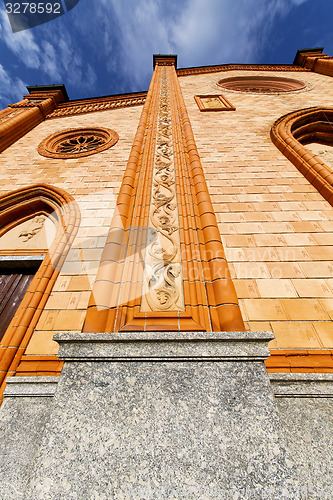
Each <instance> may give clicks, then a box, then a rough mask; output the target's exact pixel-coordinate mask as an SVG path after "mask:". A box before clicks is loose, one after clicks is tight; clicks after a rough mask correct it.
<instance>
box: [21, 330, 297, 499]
mask: <svg viewBox="0 0 333 500" xmlns="http://www.w3.org/2000/svg"><path fill="white" fill-rule="evenodd" d="M271 338H272V335H271V334H269V333H263V332H259V333H258V332H256V333H254V332H231V333H230V332H227V333H226V332H222V333H204V334H203V333H197V332H194V333H192V332H187V333H166V332H162V333H159V332H151V333H133V334H132V333H131V334H80V335H77V334H76V335H73V334H59V335H57V336H56V340H57V341H58V342H59V343H60V346H61V348H60V357H61V359H63V360H65V365H64V369H63V372H62V375H61V380H60V382H59V385H58V390H57V394H56V396H55V398H54V405H53V409H52V412H51V416H50V419H49V422H48V423H47V425H46V429H45V432H44V436H43V440H42V444H41V447H40V451H39V456H38V457H37V459H36V463H35V467H34V471H33V473H32V475H31V480H30V483H29V485H28V487H27V489H26V492H25V495H24V498H25V499H34V500H35V499H39V498H42V499H43V500H46V499H52V500H57V499H66V500H67V499H80V500H83V499H98V500H101V499H108V500H109V499H111V498H115V499H140V500H143V499H145V500H157V499H168V500H170V499H179V500H180V499H181V500H183V499H186V500H190V499H193V500H194V499H195V500H197V499H199V498H200V499H207V500H211V499H214V500H215V499H229V498H230V499H233V500H237V499H251V500H254V499H265V500H269V499H279V500H280V499H287V498H288V499H293V500H294V499H297V498H299V489H298V484H297V479H296V475H295V469H294V466H293V463H292V462H291V460H290V459H289V458H288V456H287V452H286V449H285V441H284V437H283V434H282V430H281V427H280V423H279V418H278V416H277V413H276V410H275V407H274V402H273V395H272V393H271V391H270V386H269V380H268V376H267V372H266V369H265V366H264V362H263V361H264V359H265V358H266V357H267V356H268V349H267V342H268V341H269V340H270V339H271Z"/></svg>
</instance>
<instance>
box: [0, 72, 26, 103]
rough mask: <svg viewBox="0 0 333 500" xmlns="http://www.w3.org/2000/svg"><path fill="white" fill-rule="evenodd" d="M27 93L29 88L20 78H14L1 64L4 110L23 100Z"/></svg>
mask: <svg viewBox="0 0 333 500" xmlns="http://www.w3.org/2000/svg"><path fill="white" fill-rule="evenodd" d="M26 93H27V88H26V86H25V84H24V83H23V81H22V80H21V79H20V78H12V77H11V75H10V74H9V73H8V72H7V71H6V70H5V68H4V67H3V66H2V65H1V64H0V96H1V101H2V106H1V109H2V108H5V107H7V105H8V104H12V103H14V102H18V101H21V100H22V97H23V95H24V94H26Z"/></svg>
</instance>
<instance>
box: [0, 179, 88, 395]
mask: <svg viewBox="0 0 333 500" xmlns="http://www.w3.org/2000/svg"><path fill="white" fill-rule="evenodd" d="M46 221H48V223H50V224H54V226H55V227H54V231H53V236H54V238H53V241H52V243H51V245H50V246H49V245H47V246H48V248H45V250H44V252H43V253H42V254H41V253H40V249H38V248H37V249H36V248H35V252H32V251H31V250H32V249H31V248H30V249H28V250H29V251H27V252H22V249H20V248H17V249H11V250H12V251H11V252H10V254H11V255H8V252H7V255H6V251H5V248H2V250H1V245H0V257H2V261H3V263H2V267H3V268H4V267H5V268H6V273H3V275H4V276H6V274H7V276H8V275H15V274H16V275H18V274H23V273H17V272H16V271H17V270H19V271H22V266H24V265H25V266H26V267H28V268H29V267H30V270H29V272H30V277H27V278H22V279H23V281H24V282H25V286H26V285H28V286H27V288H28V290H27V292H26V293H24V291H23V290H22V293H21V295H24V297H23V300H22V301H21V302H20V300H19V299H17V300H16V302H17V304H16V306H17V305H18V303H19V302H20V304H19V306H18V309H17V310H16V312H14V313H13V314H14V317H13V318H12V319H11V318H9V326H8V327H7V328H6V329H5V332H3V337H2V341H1V344H0V386H1V388H0V395H1V394H2V392H3V390H4V381H5V378H6V376H7V375H8V374H14V372H15V370H16V368H17V366H18V364H19V362H20V359H21V357H22V355H23V353H24V350H25V348H26V346H27V344H28V342H29V340H30V338H31V335H32V333H33V330H34V327H35V326H36V324H37V321H38V319H39V317H40V315H41V313H42V310H43V307H44V305H45V303H46V300H47V298H48V296H49V294H50V292H51V290H52V287H53V285H54V283H55V280H56V278H57V276H58V274H59V271H60V269H61V266H62V264H63V262H64V259H65V257H66V255H67V252H68V250H69V248H70V246H71V244H72V242H73V239H74V237H75V235H76V232H77V230H78V226H79V222H80V214H79V209H78V206H77V204H76V203H75V201H74V199H73V198H72V197H71V196H70V195H69V194H67V193H66V192H65V191H63V190H62V189H59V188H55V187H52V186H48V185H45V184H39V185H34V186H30V187H28V188H24V189H20V190H18V191H13V192H11V193H9V194H7V195H4V196H1V197H0V228H1V229H0V241H1V244H3V246H4V247H6V240H7V241H10V240H11V239H12V237H13V234H14V235H15V234H16V236H17V235H19V238H21V240H22V242H23V243H25V244H27V245H28V246H29V241H31V240H32V239H33V238H34V237H35V236H36V235H38V234H39V236H40V233H41V227H42V226H44V225H45V223H46ZM23 240H25V242H24V241H23ZM32 245H33V246H34V245H36V243H32ZM37 246H38V245H37ZM39 246H41V247H43V246H45V245H44V244H43V243H41V242H40V243H39ZM38 252H39V255H38ZM33 253H35V257H36V256H37V255H38V258H35V259H34V258H33V255H32V254H33ZM1 254H2V255H1ZM22 254H24V257H25V259H22ZM29 255H30V257H29ZM4 257H6V259H7V265H6V262H5V260H6V259H4ZM19 257H21V259H20V258H19ZM23 260H25V263H24V264H22V262H23ZM34 260H35V262H34V263H33V261H34ZM0 261H1V258H0ZM20 261H21V263H20ZM28 261H30V262H28ZM19 263H20V264H19ZM10 267H11V268H12V271H13V272H12V273H11V269H10ZM36 267H38V269H37V270H36ZM0 268H1V263H0ZM31 271H32V272H31ZM0 274H1V269H0ZM28 275H29V273H27V276H28ZM5 279H6V278H4V280H5ZM15 279H16V282H15ZM20 279H21V278H20V277H17V276H16V278H15V277H14V278H13V277H11V278H9V280H11V281H12V283H11V284H9V285H8V278H7V285H8V286H9V287H10V286H12V287H13V286H14V287H17V286H19V281H20ZM23 281H22V287H23ZM27 281H28V283H26V282H27ZM15 283H16V285H15ZM8 286H7V288H8ZM7 292H8V290H7ZM14 295H15V294H14ZM7 299H8V300H7V301H6V300H5V301H4V302H7V303H8V301H9V302H10V297H7ZM9 309H10V308H9ZM7 310H8V309H7ZM11 312H12V310H11ZM8 314H11V313H9V312H8ZM8 314H7V316H6V317H7V319H6V321H7V322H8ZM4 326H5V325H4Z"/></svg>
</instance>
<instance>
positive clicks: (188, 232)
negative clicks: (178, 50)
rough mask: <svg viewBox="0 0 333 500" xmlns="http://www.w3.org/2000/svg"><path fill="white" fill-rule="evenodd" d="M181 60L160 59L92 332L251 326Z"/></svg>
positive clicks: (96, 296) (102, 272)
mask: <svg viewBox="0 0 333 500" xmlns="http://www.w3.org/2000/svg"><path fill="white" fill-rule="evenodd" d="M175 61H176V58H175V56H155V57H154V65H155V69H154V74H153V78H152V81H151V85H150V88H149V91H148V95H147V99H146V102H145V105H144V108H143V111H142V115H141V119H140V123H139V127H138V131H137V134H136V137H135V140H134V143H133V147H132V151H131V154H130V158H129V162H128V165H127V169H126V172H125V174H124V179H123V183H122V186H121V189H120V193H119V197H118V200H117V211H116V213H115V215H114V218H113V220H112V223H111V228H110V232H109V235H108V239H107V242H106V246H105V249H104V252H103V255H102V259H101V265H100V269H99V272H98V274H97V278H96V282H95V285H94V288H93V293H92V295H91V299H90V303H89V309H88V312H87V316H86V321H85V325H84V331H85V332H114V331H153V330H160V331H163V330H166V329H167V330H173V331H177V330H180V331H184V330H192V331H193V330H196V331H198V330H201V331H212V330H213V331H221V330H224V331H226V330H229V331H230V330H244V324H243V320H242V317H241V313H240V310H239V306H238V301H237V297H236V293H235V289H234V286H233V283H232V280H231V278H230V274H229V270H228V265H227V262H226V258H225V255H224V250H223V246H222V243H221V237H220V233H219V230H218V226H217V222H216V217H215V214H214V210H213V207H212V204H211V201H210V197H209V194H208V190H207V185H206V182H205V178H204V174H203V170H202V166H201V163H200V159H199V154H198V151H197V148H196V145H195V141H194V136H193V132H192V129H191V125H190V121H189V117H188V114H187V110H186V107H185V103H184V99H183V97H182V93H181V89H180V86H179V83H178V79H177V74H176V68H175Z"/></svg>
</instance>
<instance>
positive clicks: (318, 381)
mask: <svg viewBox="0 0 333 500" xmlns="http://www.w3.org/2000/svg"><path fill="white" fill-rule="evenodd" d="M268 376H269V379H270V382H271V387H272V391H273V394H274V396H275V397H277V398H331V397H333V373H269V374H268Z"/></svg>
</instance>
